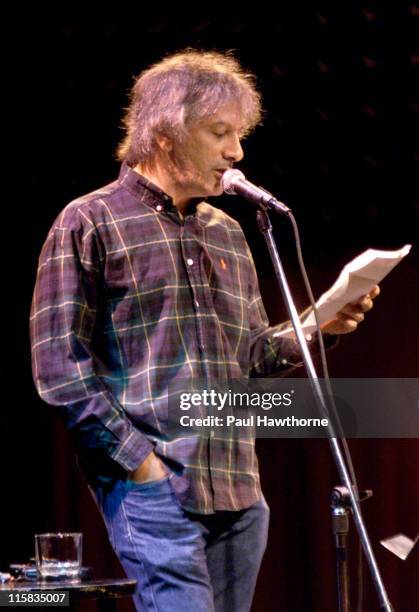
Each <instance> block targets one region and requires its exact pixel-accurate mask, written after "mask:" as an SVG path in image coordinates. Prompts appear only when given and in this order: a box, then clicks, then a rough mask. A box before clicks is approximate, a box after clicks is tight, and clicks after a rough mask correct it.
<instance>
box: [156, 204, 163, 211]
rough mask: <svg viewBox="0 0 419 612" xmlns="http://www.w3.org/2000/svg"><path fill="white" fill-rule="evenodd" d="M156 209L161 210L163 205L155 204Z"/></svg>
mask: <svg viewBox="0 0 419 612" xmlns="http://www.w3.org/2000/svg"><path fill="white" fill-rule="evenodd" d="M156 210H157V211H158V212H160V211H161V210H163V206H162V205H161V204H157V206H156Z"/></svg>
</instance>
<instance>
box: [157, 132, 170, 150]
mask: <svg viewBox="0 0 419 612" xmlns="http://www.w3.org/2000/svg"><path fill="white" fill-rule="evenodd" d="M156 142H157V144H158V146H159V148H160V150H161V151H162V152H163V153H171V152H172V151H173V142H172V140H171V138H169V137H168V136H165V135H164V134H158V135H157V136H156Z"/></svg>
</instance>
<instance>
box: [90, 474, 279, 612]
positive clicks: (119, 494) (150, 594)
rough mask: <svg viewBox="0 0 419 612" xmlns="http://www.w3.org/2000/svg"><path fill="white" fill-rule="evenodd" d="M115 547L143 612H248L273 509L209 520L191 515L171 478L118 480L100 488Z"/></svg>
mask: <svg viewBox="0 0 419 612" xmlns="http://www.w3.org/2000/svg"><path fill="white" fill-rule="evenodd" d="M96 499H97V501H98V505H99V508H100V509H101V511H102V514H103V517H104V519H105V523H106V526H107V529H108V534H109V539H110V541H111V544H112V546H113V548H114V550H115V552H116V554H117V555H118V557H119V560H120V561H121V564H122V566H123V568H124V570H125V572H126V574H127V576H129V577H130V578H135V579H136V580H137V581H138V582H137V590H136V593H135V596H134V603H135V606H136V609H137V610H139V611H141V612H146V611H147V612H149V611H153V612H215V611H216V612H247V611H248V610H250V607H251V603H252V598H253V593H254V589H255V585H256V578H257V575H258V571H259V567H260V564H261V561H262V557H263V554H264V552H265V548H266V543H267V534H268V522H269V508H268V506H267V504H266V501H265V499H264V498H263V497H262V498H261V500H259V501H258V502H257V503H256V504H254V505H253V506H251V507H250V508H248V509H246V510H240V511H237V512H227V511H225V512H224V511H223V512H217V513H215V514H211V515H204V514H194V513H191V512H187V511H185V510H184V509H183V508H182V507H181V506H180V505H179V502H178V500H177V498H176V496H175V494H174V491H173V489H172V486H171V483H170V476H168V477H165V478H162V479H161V480H157V481H153V482H148V483H143V484H138V483H133V482H124V481H122V480H119V481H118V482H117V484H116V485H115V487H114V488H113V489H112V491H111V492H107V493H104V492H103V490H102V489H98V490H97V491H96Z"/></svg>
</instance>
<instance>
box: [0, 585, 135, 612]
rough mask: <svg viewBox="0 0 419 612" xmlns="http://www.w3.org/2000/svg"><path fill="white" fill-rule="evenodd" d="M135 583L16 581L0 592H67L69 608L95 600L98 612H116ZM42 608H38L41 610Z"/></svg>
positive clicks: (132, 589) (5, 586) (1, 587)
mask: <svg viewBox="0 0 419 612" xmlns="http://www.w3.org/2000/svg"><path fill="white" fill-rule="evenodd" d="M136 584H137V581H136V580H131V579H129V578H115V579H109V580H82V581H80V582H75V583H71V582H65V581H63V582H40V581H38V580H27V581H26V580H25V581H23V580H18V581H15V582H8V583H5V584H1V585H0V591H13V592H16V593H19V592H21V591H25V592H30V593H45V592H48V593H53V592H54V591H55V592H56V591H59V592H61V593H62V592H63V591H68V592H69V598H70V608H67V609H70V610H71V609H73V604H74V603H75V602H77V601H80V600H82V599H96V600H97V605H98V610H100V612H117V610H118V606H117V600H118V599H120V598H121V597H129V596H130V595H132V594H133V593H134V591H135V587H136ZM41 607H42V606H40V608H41Z"/></svg>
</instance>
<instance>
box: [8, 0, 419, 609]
mask: <svg viewBox="0 0 419 612" xmlns="http://www.w3.org/2000/svg"><path fill="white" fill-rule="evenodd" d="M281 6H282V8H281V9H278V10H277V11H276V12H273V11H270V12H267V11H266V10H265V11H263V10H262V9H261V10H260V12H259V14H256V12H254V13H253V14H250V13H248V14H243V10H242V11H241V12H239V11H236V12H235V15H234V17H233V16H229V15H228V14H227V13H226V7H224V10H223V15H222V17H221V13H219V14H218V15H217V16H216V15H211V16H210V15H209V14H208V15H206V16H204V17H202V16H200V17H199V18H198V17H195V16H192V15H191V14H190V13H187V12H186V11H181V12H177V13H175V12H174V10H173V9H171V10H169V9H166V8H165V7H164V6H161V7H157V8H158V10H156V11H155V14H154V15H150V14H147V15H146V14H144V12H143V10H142V9H141V7H139V6H138V5H136V4H132V5H129V6H128V5H127V6H119V7H118V6H117V5H116V4H112V3H111V4H108V5H101V6H100V7H99V6H97V7H94V5H93V4H92V3H90V4H87V3H86V5H85V6H84V7H83V8H81V7H76V5H74V4H70V3H61V8H60V9H57V8H52V9H48V10H47V9H46V8H42V7H40V6H37V7H36V8H32V9H28V8H25V7H22V6H20V5H19V6H18V7H16V8H17V10H15V14H14V16H13V17H10V19H9V21H5V23H4V28H5V29H8V30H10V32H11V33H12V34H13V36H12V38H11V40H12V42H11V45H10V47H9V49H8V51H7V52H6V59H8V60H10V61H9V63H10V64H11V65H12V67H13V76H14V79H13V85H12V87H11V88H10V92H11V93H12V94H13V100H14V108H15V109H16V112H15V113H13V114H12V115H11V116H10V118H9V116H7V115H4V117H3V120H4V123H5V125H4V127H6V126H8V125H10V126H11V128H12V131H13V136H14V138H13V143H14V145H16V148H15V150H14V151H13V155H10V158H11V160H12V163H13V166H12V168H11V170H10V174H8V175H7V177H6V179H5V183H6V184H5V187H6V186H7V189H5V190H4V194H5V197H4V204H3V214H4V216H5V217H6V222H5V225H4V230H5V240H4V242H3V244H4V247H3V248H4V251H3V253H4V265H3V271H4V278H6V279H7V280H6V282H5V285H6V286H5V294H4V295H5V297H4V304H5V306H6V314H5V318H4V332H5V333H4V353H5V355H6V360H5V363H6V368H5V370H4V378H3V391H4V396H5V397H4V404H3V410H2V411H1V414H2V421H3V422H2V428H1V432H2V445H1V446H2V451H3V453H4V459H3V461H2V464H1V465H2V467H3V470H2V475H3V482H4V485H3V489H2V515H3V518H2V523H1V542H2V546H1V553H0V569H3V570H4V569H6V568H7V565H8V563H9V562H12V561H23V560H25V559H27V558H28V557H29V556H30V555H31V554H32V549H33V534H34V533H36V532H40V531H47V530H53V529H62V530H63V529H81V530H83V531H84V532H85V533H86V534H87V535H86V546H85V557H86V559H85V560H86V562H88V563H91V564H93V565H94V567H95V570H96V573H97V575H109V574H110V573H117V572H120V571H121V570H120V569H119V567H118V565H117V563H116V561H115V559H114V557H113V554H112V552H111V550H110V548H109V545H108V544H107V542H106V538H105V534H104V530H103V526H102V525H101V523H100V520H99V518H98V514H97V511H96V508H95V507H94V505H93V503H92V501H91V500H90V498H89V494H88V492H87V490H86V486H85V483H84V481H83V479H82V477H81V475H80V474H79V472H78V469H77V467H76V465H75V462H74V458H73V453H72V449H71V445H70V443H69V440H68V436H67V432H65V430H64V429H63V428H62V427H61V425H60V423H59V422H58V421H57V420H56V419H55V416H54V414H52V412H50V411H49V410H48V409H47V408H46V407H45V406H44V405H43V404H42V402H41V400H39V398H38V397H37V396H36V393H35V391H34V388H33V385H32V381H31V373H30V357H29V345H28V333H27V327H28V325H27V321H28V311H29V306H30V299H31V292H32V287H33V283H34V278H35V271H36V262H37V257H38V254H39V251H40V248H41V246H42V243H43V241H44V239H45V237H46V233H47V231H48V229H49V226H50V225H51V223H52V221H53V219H54V218H55V216H56V215H57V214H58V212H59V211H60V210H61V208H62V207H63V206H64V205H65V204H66V203H67V202H69V201H70V200H71V199H73V198H74V197H76V196H78V195H80V194H82V193H85V192H87V191H89V190H92V189H94V188H96V187H98V186H99V185H101V184H104V183H106V182H108V181H110V180H113V178H114V177H115V175H116V173H117V172H118V165H117V163H116V162H115V159H114V156H113V153H114V150H115V147H116V144H117V142H118V140H119V138H120V136H121V132H120V129H119V125H120V119H121V109H122V107H123V106H124V105H125V104H126V92H127V90H128V89H129V87H130V84H131V81H132V76H133V75H134V74H137V73H138V72H139V71H140V70H141V69H142V68H144V67H145V66H147V65H148V64H150V63H151V62H153V61H156V60H158V59H159V58H160V57H161V56H162V55H163V54H165V53H168V52H172V51H175V50H177V49H180V48H184V47H186V46H193V47H196V48H205V49H214V48H217V49H220V50H224V49H231V48H232V49H235V50H236V55H237V57H238V58H239V59H240V60H241V61H242V62H243V63H244V65H245V66H247V67H248V68H250V69H251V70H252V71H254V72H255V73H256V74H257V76H258V81H259V87H260V89H261V91H262V93H263V95H264V99H265V109H266V116H265V120H264V126H262V127H260V128H258V130H257V132H256V133H255V134H254V135H253V136H251V137H250V138H249V139H248V141H247V143H246V147H245V153H246V157H245V159H244V161H243V163H242V164H241V168H242V169H243V171H244V172H245V173H246V174H248V176H249V177H250V178H251V179H252V180H254V181H255V182H256V183H259V184H263V185H264V186H266V188H268V189H270V190H271V191H273V192H275V194H277V195H278V197H279V198H280V199H283V200H284V201H286V202H287V203H288V204H289V205H290V206H292V208H293V210H294V213H295V215H296V217H297V220H298V221H299V225H300V229H301V233H302V240H303V248H304V253H305V258H306V263H307V267H308V269H309V273H310V277H311V279H312V283H313V287H314V290H315V293H316V294H317V295H318V294H319V293H320V292H321V291H323V290H324V289H326V288H327V287H328V286H329V285H330V284H331V282H332V281H333V280H334V278H335V276H336V274H337V273H338V271H339V270H340V268H341V266H342V265H343V264H344V263H345V262H346V261H347V260H348V259H349V258H351V257H353V256H354V255H356V254H357V253H359V252H361V251H362V250H363V249H365V248H368V247H375V248H398V247H400V246H402V245H403V244H405V243H407V242H414V240H415V230H416V232H417V217H416V216H415V213H416V212H417V208H418V195H419V194H418V189H417V186H415V183H414V175H415V172H417V166H418V149H417V140H415V125H416V124H417V118H418V110H419V101H418V97H417V95H416V92H415V89H414V85H415V82H416V80H417V64H418V51H417V49H415V42H416V39H415V36H414V32H415V28H416V29H417V24H418V20H419V17H418V14H419V8H418V7H417V6H416V5H415V4H414V2H413V0H412V2H410V3H409V2H406V3H403V2H393V3H387V4H386V7H384V6H382V5H381V3H373V2H365V3H359V4H358V3H334V2H318V1H316V2H312V3H311V4H310V6H308V7H304V6H303V5H300V4H297V3H283V4H282V5H281ZM179 10H180V9H179ZM214 13H215V11H214ZM231 13H232V15H233V11H232V12H231ZM10 32H9V33H10ZM415 71H416V75H415ZM6 194H7V195H6ZM217 205H219V206H221V207H222V208H223V209H224V210H226V211H227V212H228V213H229V214H231V215H233V216H234V217H235V218H237V219H238V220H239V221H240V222H241V223H242V226H243V228H244V230H245V232H246V235H247V237H248V240H249V243H250V246H251V248H252V251H253V253H254V256H255V260H256V264H257V267H258V271H259V276H260V282H261V288H262V292H263V296H264V300H265V304H266V308H267V311H268V314H269V316H270V319H271V321H272V322H273V323H275V322H278V321H280V320H282V319H283V318H284V316H285V312H284V307H283V305H282V301H281V298H280V296H279V293H278V290H277V289H276V287H275V284H274V281H273V278H272V270H271V267H270V263H269V261H268V258H267V255H266V253H265V250H264V246H263V244H262V240H261V238H260V237H259V236H258V234H257V232H256V229H255V221H254V212H253V210H251V209H250V207H249V206H248V205H247V204H246V203H245V202H243V201H240V200H239V199H237V198H235V199H233V198H228V197H223V198H220V199H218V204H217ZM275 232H276V236H277V238H278V241H279V243H280V245H281V253H282V255H283V259H284V263H285V266H286V269H287V272H288V274H289V277H290V279H291V286H292V288H293V290H294V292H295V296H296V299H297V302H298V304H299V306H301V307H303V306H305V305H306V300H305V298H304V293H303V290H302V287H301V282H300V280H299V278H298V275H297V274H296V271H297V268H296V263H295V255H294V249H293V243H292V239H291V234H290V231H289V228H288V226H287V225H286V223H285V222H284V221H282V220H275ZM6 244H8V246H6ZM417 264H418V255H417V250H416V249H415V248H414V249H413V250H412V252H411V255H410V256H409V257H408V258H407V259H406V260H404V262H403V263H402V264H400V266H398V267H397V268H396V270H395V271H394V272H393V273H392V274H391V275H390V276H389V277H388V278H387V279H385V281H383V284H382V295H381V296H380V298H379V300H378V301H377V303H376V306H375V308H374V311H373V312H372V313H371V314H370V315H369V316H368V321H367V322H365V323H364V325H362V326H361V327H360V329H359V330H358V331H357V332H356V333H355V334H353V335H351V336H350V337H347V338H344V339H342V341H341V343H340V346H339V347H338V348H337V349H336V350H335V351H334V352H333V354H330V357H329V362H330V368H331V373H332V375H334V376H343V377H356V376H360V377H407V376H417V375H418V371H419V366H418V363H419V360H418V346H419V334H418V316H417V313H418V312H419V299H418V276H419V275H418V265H417ZM7 332H8V333H7ZM258 449H259V457H260V465H261V473H262V482H263V485H264V491H265V496H266V497H267V500H268V502H269V504H270V506H271V510H272V520H271V532H270V533H271V535H270V541H269V548H268V551H267V554H266V557H265V560H264V564H263V567H262V571H261V574H260V578H259V582H258V587H257V593H256V598H255V603H254V611H261V610H269V611H277V610H278V611H279V610H286V611H287V612H288V611H296V612H300V611H309V612H312V611H313V612H317V611H318V612H320V611H325V610H334V609H335V603H334V602H335V595H334V558H333V547H332V540H331V536H330V521H329V511H328V495H329V491H330V488H331V486H332V485H333V484H335V483H336V472H335V468H334V467H333V464H332V461H331V459H330V456H329V451H328V446H327V443H326V442H322V441H314V440H312V441H307V440H305V441H303V440H281V441H280V440H269V441H268V440H264V441H258ZM351 449H352V450H353V453H354V462H355V467H356V469H357V471H358V475H359V480H360V486H361V487H368V488H372V489H374V494H375V496H374V498H373V499H372V500H371V501H369V502H367V504H366V506H365V516H366V520H367V525H368V528H369V530H370V534H371V539H372V543H373V546H374V548H375V550H376V552H377V557H378V562H379V564H380V567H381V568H382V571H383V576H384V579H385V582H386V585H387V586H388V589H389V593H390V595H391V599H392V601H393V602H394V604H395V607H396V610H398V611H399V610H403V611H406V612H411V611H412V610H414V609H418V607H419V602H418V589H417V575H416V576H415V564H416V569H417V560H418V554H417V551H416V553H414V554H413V555H412V556H411V557H409V558H408V560H407V561H406V562H402V561H400V560H398V559H397V558H395V557H393V556H392V555H391V554H390V553H389V552H388V551H386V550H384V549H382V548H381V547H380V545H379V543H378V542H379V540H380V539H381V538H383V537H386V536H389V535H392V534H393V533H396V532H398V531H401V532H403V533H406V534H407V535H409V536H410V537H413V536H414V535H415V533H416V532H417V531H418V529H419V520H418V516H419V497H418V487H417V474H418V465H419V460H418V451H417V441H416V440H354V441H351ZM355 539H356V538H355V535H353V538H352V540H353V543H354V541H355ZM352 555H353V557H354V556H355V549H354V551H353V552H352ZM415 555H416V556H415ZM353 575H354V576H355V574H353ZM415 578H416V581H415ZM84 609H86V610H88V609H91V608H90V607H89V608H88V606H87V605H86V606H85V608H84ZM127 609H130V608H129V606H127ZM364 609H365V610H376V609H378V606H377V603H376V597H375V594H374V592H373V588H372V586H371V581H370V579H369V577H367V578H366V603H365V608H364Z"/></svg>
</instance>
